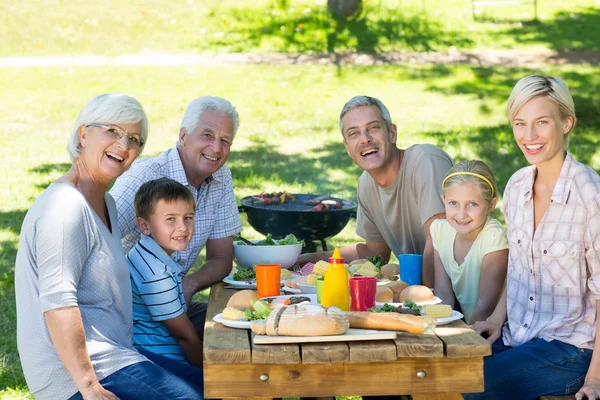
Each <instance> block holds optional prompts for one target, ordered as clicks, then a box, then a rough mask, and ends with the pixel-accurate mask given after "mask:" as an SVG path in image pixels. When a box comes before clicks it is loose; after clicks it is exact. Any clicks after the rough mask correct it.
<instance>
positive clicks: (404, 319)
mask: <svg viewBox="0 0 600 400" xmlns="http://www.w3.org/2000/svg"><path fill="white" fill-rule="evenodd" d="M346 316H347V317H348V321H349V322H350V327H351V328H362V329H382V330H387V331H402V332H409V333H416V334H422V333H433V330H434V329H435V321H434V320H433V319H432V318H430V317H417V316H415V315H408V314H399V313H395V312H391V313H373V312H356V311H351V312H346Z"/></svg>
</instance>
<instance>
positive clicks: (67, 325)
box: [44, 307, 118, 400]
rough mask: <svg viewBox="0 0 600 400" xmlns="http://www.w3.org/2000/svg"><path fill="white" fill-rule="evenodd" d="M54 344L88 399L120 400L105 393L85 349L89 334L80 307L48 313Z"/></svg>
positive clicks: (64, 308) (49, 328)
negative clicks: (86, 333) (87, 334)
mask: <svg viewBox="0 0 600 400" xmlns="http://www.w3.org/2000/svg"><path fill="white" fill-rule="evenodd" d="M44 317H45V318H46V324H47V325H48V332H49V333H50V338H51V339H52V344H53V345H54V348H55V349H56V352H57V353H58V356H59V357H60V360H61V361H62V362H63V364H64V365H65V368H66V369H67V371H68V372H69V375H71V378H72V379H73V382H75V385H76V386H77V389H78V390H79V392H80V393H81V395H82V396H83V398H84V399H86V400H88V399H110V400H113V399H118V397H117V396H115V395H114V394H112V393H111V392H109V391H108V390H106V389H104V388H103V387H102V386H101V385H100V382H98V378H97V377H96V373H95V372H94V367H93V366H92V361H91V360H90V357H89V355H88V352H87V348H86V346H85V331H84V329H83V322H82V321H81V313H80V312H79V308H78V307H62V308H56V309H52V310H49V311H46V312H45V313H44Z"/></svg>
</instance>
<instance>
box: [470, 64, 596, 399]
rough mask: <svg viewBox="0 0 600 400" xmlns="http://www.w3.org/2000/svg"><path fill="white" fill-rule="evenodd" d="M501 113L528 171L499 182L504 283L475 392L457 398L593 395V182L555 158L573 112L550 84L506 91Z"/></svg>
mask: <svg viewBox="0 0 600 400" xmlns="http://www.w3.org/2000/svg"><path fill="white" fill-rule="evenodd" d="M508 114H509V117H510V122H511V124H512V128H513V133H514V137H515V140H516V142H517V145H518V146H519V148H520V149H521V151H522V152H523V154H524V155H525V158H526V159H527V161H528V162H529V163H530V164H532V165H531V166H529V167H526V168H523V169H521V170H519V171H517V172H516V173H515V174H514V175H513V176H512V177H511V178H510V180H509V182H508V184H507V185H506V190H505V192H504V200H503V203H504V204H503V212H504V217H505V219H506V225H507V232H508V241H509V264H508V280H507V283H506V288H505V291H504V293H503V295H502V298H501V299H500V302H499V303H498V306H497V307H496V309H495V311H494V313H493V314H492V315H491V316H490V317H489V318H488V319H487V320H486V321H482V322H477V323H475V324H474V325H473V328H474V329H475V330H476V331H478V332H480V333H486V334H488V335H489V337H488V340H489V341H490V342H491V343H493V346H492V351H493V355H492V356H491V357H488V358H486V359H485V362H484V374H485V392H484V393H481V394H477V395H475V394H468V395H465V398H466V399H479V398H481V399H487V400H490V399H535V398H537V397H538V396H541V395H567V394H574V393H576V398H577V399H582V398H584V397H587V398H589V399H597V398H598V396H599V395H600V344H599V341H598V338H597V336H596V331H597V330H598V326H599V325H600V322H598V321H599V320H600V319H599V318H598V310H599V309H600V308H599V304H598V303H599V300H600V258H599V257H600V253H599V252H600V177H599V176H598V174H596V172H595V171H594V170H593V169H591V168H590V167H588V166H586V165H584V164H582V163H580V162H577V161H575V160H574V159H573V157H572V156H571V154H570V153H569V152H567V151H565V149H566V147H567V144H568V141H569V134H570V133H571V131H572V130H573V127H574V126H575V122H576V117H575V106H574V103H573V98H572V97H571V94H570V93H569V90H568V88H567V86H566V85H565V83H564V82H563V81H562V80H561V79H560V78H555V77H542V76H529V77H526V78H523V79H521V80H520V81H519V82H517V84H516V85H515V87H514V89H513V91H512V93H511V95H510V97H509V99H508Z"/></svg>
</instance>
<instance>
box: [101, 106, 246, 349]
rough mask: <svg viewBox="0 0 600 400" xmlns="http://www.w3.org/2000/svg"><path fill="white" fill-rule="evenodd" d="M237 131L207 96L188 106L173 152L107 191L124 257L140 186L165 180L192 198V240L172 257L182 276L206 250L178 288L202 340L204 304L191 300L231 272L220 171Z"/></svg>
mask: <svg viewBox="0 0 600 400" xmlns="http://www.w3.org/2000/svg"><path fill="white" fill-rule="evenodd" d="M238 126H239V117H238V113H237V111H236V110H235V107H234V106H233V105H232V104H231V103H230V102H229V101H227V100H225V99H222V98H219V97H212V96H202V97H199V98H197V99H195V100H193V101H192V102H191V103H190V104H189V105H188V107H187V109H186V111H185V114H184V115H183V119H182V121H181V126H180V129H179V141H178V142H177V145H176V146H175V148H172V149H169V150H167V151H165V152H164V153H162V154H160V155H159V156H157V157H154V158H152V157H149V158H144V159H141V160H137V161H136V162H134V163H133V165H132V166H131V168H130V169H129V170H128V171H127V172H125V173H124V174H123V175H122V176H121V177H120V178H119V179H117V181H116V182H115V185H114V186H113V188H112V189H111V191H110V193H111V194H112V196H113V197H114V199H115V201H116V203H117V209H118V213H119V229H120V230H121V237H122V244H123V248H124V249H125V252H129V250H130V249H131V248H132V247H133V246H134V245H135V243H137V241H138V240H139V237H140V232H139V230H138V228H137V227H136V223H135V221H136V217H135V209H134V204H133V199H134V196H135V194H136V192H137V190H138V189H139V187H140V186H141V185H142V184H143V183H145V182H147V181H150V180H153V179H157V178H162V177H167V178H170V179H173V180H175V181H177V182H180V183H181V184H183V185H184V186H186V187H187V188H188V189H190V191H191V192H192V194H193V196H194V200H195V201H196V212H195V215H194V226H195V231H194V235H193V237H192V241H191V242H190V244H189V245H188V247H187V248H186V249H185V250H184V251H177V252H174V253H173V255H172V256H173V257H174V259H175V261H176V262H177V263H179V264H180V265H181V266H182V267H183V272H184V273H187V271H188V270H189V268H190V266H191V265H192V263H193V262H194V260H195V259H196V257H197V256H198V254H199V253H200V250H202V248H203V247H204V246H205V245H206V262H205V264H204V265H203V266H202V268H201V269H200V271H198V272H195V273H193V274H188V275H186V276H185V277H184V279H183V282H182V286H183V293H184V298H185V301H186V303H187V304H188V316H189V318H190V319H191V320H192V322H193V323H194V325H195V326H196V329H197V330H198V333H199V334H200V336H201V337H203V332H204V318H205V316H206V304H205V303H199V302H194V303H192V302H191V299H192V296H193V295H194V294H195V293H196V292H198V291H200V290H203V289H205V288H207V287H209V286H210V285H212V284H213V283H215V282H218V281H220V280H222V279H223V278H224V277H225V276H227V275H228V274H229V273H230V272H231V266H232V261H233V241H232V238H231V236H232V235H233V234H236V233H239V232H240V231H241V228H242V225H241V221H240V216H239V213H238V209H237V205H236V200H235V196H234V193H233V182H232V178H231V171H230V170H229V168H228V167H227V166H226V165H225V161H226V160H227V156H228V155H229V150H230V148H231V144H232V143H233V139H234V137H235V134H236V132H237V129H238Z"/></svg>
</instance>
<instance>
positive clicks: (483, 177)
mask: <svg viewBox="0 0 600 400" xmlns="http://www.w3.org/2000/svg"><path fill="white" fill-rule="evenodd" d="M457 175H471V176H475V177H477V178H479V179H481V180H483V181H484V182H485V183H487V184H488V185H489V186H490V189H492V197H494V186H493V185H492V182H490V180H489V179H488V178H486V177H485V176H483V175H479V174H476V173H475V172H467V171H463V172H454V173H452V174H450V175H448V176H446V177H445V178H444V180H443V181H442V188H443V187H444V185H445V184H446V181H447V180H448V179H450V178H452V177H453V176H457Z"/></svg>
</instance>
